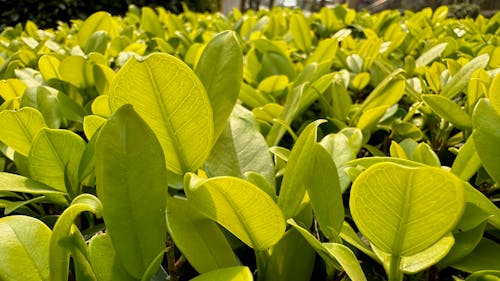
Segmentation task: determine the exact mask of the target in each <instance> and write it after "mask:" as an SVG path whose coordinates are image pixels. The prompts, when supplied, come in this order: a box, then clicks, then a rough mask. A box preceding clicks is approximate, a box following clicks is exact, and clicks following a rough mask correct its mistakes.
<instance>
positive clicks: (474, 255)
mask: <svg viewBox="0 0 500 281" xmlns="http://www.w3.org/2000/svg"><path fill="white" fill-rule="evenodd" d="M451 267H453V268H456V269H458V270H462V271H465V272H470V273H472V272H476V271H480V270H496V269H499V268H500V245H499V244H498V243H496V242H493V241H492V240H489V239H487V238H483V239H481V241H480V242H479V244H478V245H477V247H476V248H475V249H474V251H472V252H471V253H470V254H469V255H467V256H466V257H465V258H463V259H461V260H459V261H458V262H456V263H454V264H452V265H451Z"/></svg>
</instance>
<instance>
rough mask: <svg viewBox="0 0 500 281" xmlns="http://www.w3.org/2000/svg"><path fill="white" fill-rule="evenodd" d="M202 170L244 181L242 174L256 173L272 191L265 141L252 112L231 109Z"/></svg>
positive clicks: (270, 170)
mask: <svg viewBox="0 0 500 281" xmlns="http://www.w3.org/2000/svg"><path fill="white" fill-rule="evenodd" d="M205 166H206V171H207V173H208V174H209V175H210V176H234V177H239V178H245V176H244V175H245V173H247V172H257V173H260V174H261V175H262V176H264V177H265V178H266V180H267V181H268V184H269V185H270V186H272V187H273V189H274V185H275V179H274V165H273V161H272V159H271V156H270V154H269V152H268V146H267V143H266V140H265V139H264V137H263V136H262V134H261V133H260V132H259V128H258V125H257V122H256V121H255V119H254V117H253V114H252V112H250V111H248V110H247V109H245V108H244V107H242V106H240V105H237V106H236V107H235V108H234V111H233V113H232V115H231V117H230V118H229V122H228V123H227V126H226V129H225V130H224V131H223V132H222V135H221V136H220V137H219V139H218V140H217V142H216V143H215V146H214V148H213V149H212V152H211V154H210V156H209V157H208V159H207V162H206V163H205ZM274 193H275V192H274Z"/></svg>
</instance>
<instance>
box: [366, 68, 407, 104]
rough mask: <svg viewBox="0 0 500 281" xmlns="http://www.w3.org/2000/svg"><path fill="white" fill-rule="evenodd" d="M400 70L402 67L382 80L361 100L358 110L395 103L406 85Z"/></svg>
mask: <svg viewBox="0 0 500 281" xmlns="http://www.w3.org/2000/svg"><path fill="white" fill-rule="evenodd" d="M402 72H403V70H402V69H397V70H395V71H394V72H392V73H391V74H389V75H388V76H387V77H386V78H385V79H384V80H382V82H380V83H379V84H378V85H377V87H376V88H375V89H374V90H373V91H372V92H371V93H370V95H368V97H367V98H366V99H365V100H364V101H363V103H362V104H361V109H360V111H359V112H366V111H367V110H369V109H372V108H375V107H380V106H384V105H387V106H392V105H394V104H395V103H397V102H398V101H399V100H400V99H401V97H402V96H403V94H404V91H405V86H406V80H405V77H404V76H403V75H402V74H401V73H402Z"/></svg>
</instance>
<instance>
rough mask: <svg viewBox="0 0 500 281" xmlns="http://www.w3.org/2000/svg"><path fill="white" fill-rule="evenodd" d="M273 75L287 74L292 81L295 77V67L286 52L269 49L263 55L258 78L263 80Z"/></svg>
mask: <svg viewBox="0 0 500 281" xmlns="http://www.w3.org/2000/svg"><path fill="white" fill-rule="evenodd" d="M273 75H286V76H287V77H288V79H289V80H290V81H292V80H293V79H294V77H295V69H294V67H293V65H292V63H291V62H290V60H289V59H288V57H286V56H285V55H284V54H282V53H281V52H279V53H278V52H273V51H269V52H266V53H264V56H263V57H262V62H261V67H260V69H259V73H258V74H257V78H258V80H259V81H262V80H263V79H264V78H266V77H269V76H273Z"/></svg>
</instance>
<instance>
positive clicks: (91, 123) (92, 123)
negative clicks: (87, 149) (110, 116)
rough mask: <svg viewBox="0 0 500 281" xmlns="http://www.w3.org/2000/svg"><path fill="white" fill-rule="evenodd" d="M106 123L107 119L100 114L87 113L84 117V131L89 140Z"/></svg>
mask: <svg viewBox="0 0 500 281" xmlns="http://www.w3.org/2000/svg"><path fill="white" fill-rule="evenodd" d="M104 123H106V119H105V118H102V117H101V116H98V115H87V116H85V117H84V118H83V132H84V133H85V136H86V137H87V139H88V140H90V139H92V137H93V136H94V134H95V133H96V132H97V131H98V130H99V128H101V127H102V125H103V124H104Z"/></svg>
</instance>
